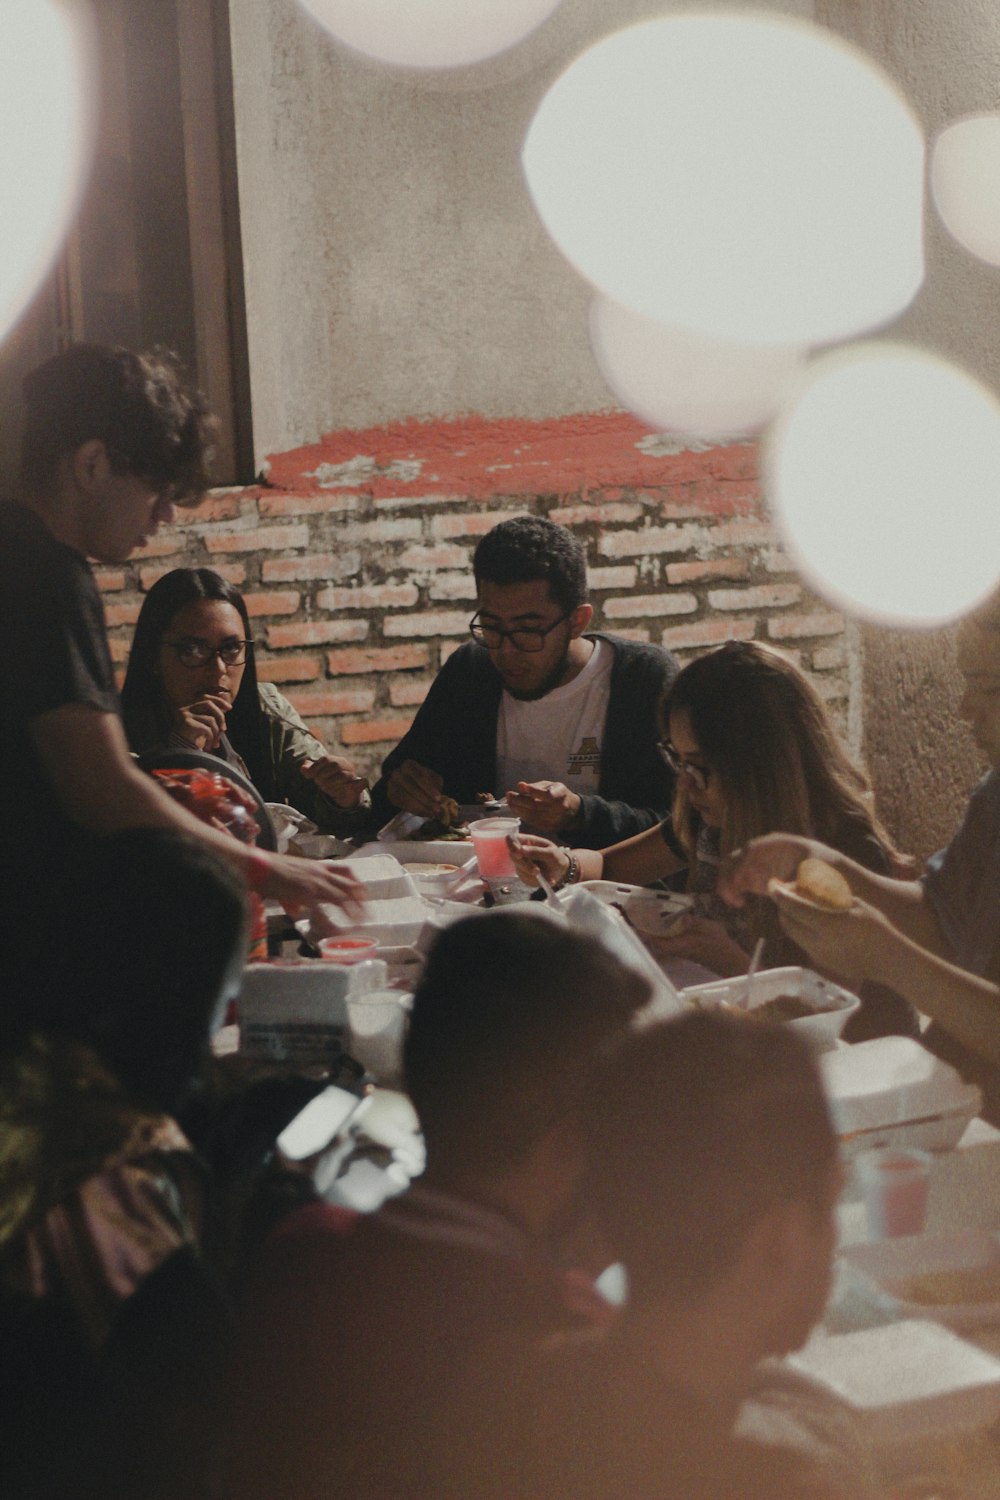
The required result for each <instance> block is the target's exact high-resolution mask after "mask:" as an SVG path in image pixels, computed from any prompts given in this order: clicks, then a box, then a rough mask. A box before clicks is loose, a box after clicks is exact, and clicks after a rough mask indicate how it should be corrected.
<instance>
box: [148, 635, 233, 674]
mask: <svg viewBox="0 0 1000 1500" xmlns="http://www.w3.org/2000/svg"><path fill="white" fill-rule="evenodd" d="M163 644H164V645H165V646H169V647H170V649H171V651H172V652H173V653H174V655H175V656H176V657H177V660H178V661H179V662H180V664H181V666H182V667H190V668H191V669H192V670H194V669H195V668H197V667H207V666H208V664H209V662H210V661H212V660H213V658H214V657H216V656H217V657H218V658H219V660H220V661H221V662H222V663H223V665H225V666H227V667H239V666H242V664H243V663H244V662H245V661H246V659H247V650H248V648H249V647H250V646H252V645H253V641H252V640H246V641H240V640H229V641H223V642H222V645H221V646H213V645H212V643H211V642H210V641H204V640H202V639H201V638H200V637H199V636H187V637H186V638H185V639H184V640H182V641H164V642H163Z"/></svg>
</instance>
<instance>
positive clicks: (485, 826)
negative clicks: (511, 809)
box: [469, 818, 521, 881]
mask: <svg viewBox="0 0 1000 1500" xmlns="http://www.w3.org/2000/svg"><path fill="white" fill-rule="evenodd" d="M520 826H521V824H520V820H519V819H518V818H479V819H477V821H476V822H475V823H470V824H469V833H470V834H471V836H472V847H473V848H474V849H475V851H476V863H477V864H478V865H479V873H480V875H481V876H482V877H483V879H484V880H486V881H491V880H516V879H517V871H516V870H515V869H514V861H513V859H512V858H511V853H510V850H509V849H508V848H507V837H508V835H509V834H512V833H516V832H517V830H518V829H519V828H520Z"/></svg>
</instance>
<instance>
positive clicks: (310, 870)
mask: <svg viewBox="0 0 1000 1500" xmlns="http://www.w3.org/2000/svg"><path fill="white" fill-rule="evenodd" d="M267 862H268V870H267V874H266V876H265V878H264V879H263V880H262V881H261V884H260V887H259V889H260V890H261V892H262V894H263V895H265V896H271V897H272V898H273V899H274V900H275V901H280V902H281V904H282V906H283V907H284V908H285V910H286V911H287V912H288V915H289V916H290V917H295V916H298V915H299V914H300V913H301V912H303V911H306V912H308V913H309V916H310V917H311V919H312V922H313V925H314V926H315V927H319V928H322V929H324V934H322V935H325V933H326V932H333V931H334V930H335V929H334V927H333V925H332V924H331V923H330V922H328V921H327V920H326V919H325V917H324V916H323V914H322V912H321V911H319V908H320V907H321V906H324V905H327V904H329V905H331V906H340V907H342V908H343V909H344V911H345V912H346V913H347V915H348V916H349V917H352V918H353V919H354V920H355V921H357V922H361V921H363V920H364V916H365V897H366V895H367V891H366V889H365V887H364V886H363V885H362V883H361V881H360V880H357V879H355V877H354V876H353V875H352V874H351V873H350V871H349V870H345V869H344V868H343V866H342V865H337V864H336V863H335V862H334V861H332V860H326V859H298V858H296V857H295V855H291V854H270V855H268V856H267Z"/></svg>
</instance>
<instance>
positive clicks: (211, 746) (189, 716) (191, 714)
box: [174, 693, 233, 755]
mask: <svg viewBox="0 0 1000 1500" xmlns="http://www.w3.org/2000/svg"><path fill="white" fill-rule="evenodd" d="M232 706H233V705H232V701H231V700H230V698H229V696H228V694H226V693H206V694H205V696H204V697H203V698H198V699H196V701H195V702H194V703H188V704H186V705H185V706H184V707H183V708H175V709H174V732H175V733H176V734H179V735H180V737H181V739H183V740H187V742H188V744H189V745H191V746H192V747H193V748H194V749H195V750H204V751H207V753H208V754H209V755H211V753H212V752H213V751H214V750H217V749H218V748H219V741H220V740H221V738H222V736H223V735H224V734H225V732H226V715H227V714H228V713H229V711H230V709H231V708H232Z"/></svg>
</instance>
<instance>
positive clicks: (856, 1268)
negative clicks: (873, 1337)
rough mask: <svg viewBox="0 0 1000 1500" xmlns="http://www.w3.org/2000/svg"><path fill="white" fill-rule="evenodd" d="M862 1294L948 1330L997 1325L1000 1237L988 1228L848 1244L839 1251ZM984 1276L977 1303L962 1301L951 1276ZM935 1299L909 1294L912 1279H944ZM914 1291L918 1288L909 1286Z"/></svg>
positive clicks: (900, 1313) (898, 1313)
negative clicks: (982, 1274)
mask: <svg viewBox="0 0 1000 1500" xmlns="http://www.w3.org/2000/svg"><path fill="white" fill-rule="evenodd" d="M841 1255H842V1258H843V1261H844V1263H845V1265H846V1266H847V1267H848V1268H849V1273H850V1275H851V1276H852V1278H853V1279H854V1280H855V1282H856V1284H857V1286H858V1288H859V1290H860V1292H861V1294H862V1296H864V1295H865V1294H866V1293H867V1294H868V1296H870V1297H871V1299H872V1300H873V1301H874V1302H876V1303H877V1304H878V1306H879V1307H881V1308H883V1309H884V1310H885V1311H886V1312H890V1313H892V1314H894V1315H895V1316H896V1317H899V1318H931V1319H933V1320H934V1322H936V1323H944V1324H945V1325H946V1326H947V1327H949V1328H959V1329H962V1328H981V1327H983V1326H984V1325H985V1324H995V1323H1000V1234H993V1233H991V1232H990V1231H989V1230H987V1229H959V1230H956V1231H955V1232H954V1233H953V1234H920V1235H907V1236H905V1237H904V1238H900V1239H892V1240H877V1241H874V1242H873V1243H872V1244H868V1245H850V1246H848V1248H847V1249H845V1250H843V1251H842V1252H841ZM966 1272H972V1273H976V1272H983V1273H985V1275H986V1276H987V1277H988V1280H984V1282H983V1292H984V1295H983V1296H982V1297H981V1299H980V1300H978V1301H969V1300H965V1301H962V1300H960V1295H957V1294H958V1293H960V1290H961V1286H962V1282H961V1281H958V1282H955V1283H952V1286H953V1287H954V1290H951V1289H949V1281H948V1278H949V1276H950V1274H951V1273H959V1275H960V1276H961V1275H962V1274H963V1273H966ZM942 1273H943V1276H942V1280H941V1281H940V1283H939V1294H938V1295H937V1296H936V1297H935V1299H934V1300H933V1301H927V1300H925V1298H923V1297H921V1299H920V1300H919V1301H916V1300H913V1296H912V1295H910V1294H909V1292H910V1287H911V1285H912V1283H913V1279H914V1278H915V1277H922V1276H928V1275H933V1276H937V1275H942ZM913 1291H914V1292H915V1291H916V1288H915V1287H914V1288H913Z"/></svg>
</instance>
